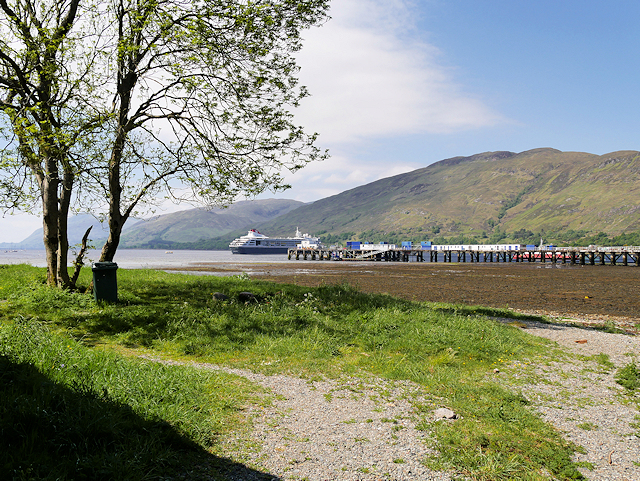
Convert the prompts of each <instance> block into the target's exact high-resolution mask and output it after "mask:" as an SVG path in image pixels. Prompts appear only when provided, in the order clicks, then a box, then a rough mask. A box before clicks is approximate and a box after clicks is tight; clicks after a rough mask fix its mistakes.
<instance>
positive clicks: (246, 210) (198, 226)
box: [120, 199, 304, 248]
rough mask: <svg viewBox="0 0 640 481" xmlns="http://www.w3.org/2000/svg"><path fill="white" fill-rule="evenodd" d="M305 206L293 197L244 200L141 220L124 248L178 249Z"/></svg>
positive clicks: (124, 243) (122, 243)
mask: <svg viewBox="0 0 640 481" xmlns="http://www.w3.org/2000/svg"><path fill="white" fill-rule="evenodd" d="M302 205H304V204H303V203H302V202H298V201H295V200H290V199H265V200H256V201H241V202H238V203H236V204H233V205H231V206H229V207H228V208H226V209H213V210H204V209H191V210H185V211H180V212H174V213H172V214H165V215H161V216H158V217H155V218H153V219H150V220H147V221H142V222H138V223H137V224H136V225H135V226H133V227H132V228H131V229H130V230H128V231H127V232H126V234H124V235H123V236H122V241H121V243H120V246H121V247H125V248H126V247H138V248H153V247H159V248H179V244H181V243H197V242H199V241H201V240H203V239H210V238H213V237H219V236H222V235H224V234H227V233H229V232H236V231H238V230H239V229H245V230H246V229H247V228H249V227H253V226H254V225H256V224H258V223H261V222H265V221H267V220H269V219H271V218H273V217H277V216H281V215H284V214H286V213H288V212H289V211H291V210H293V209H295V208H297V207H300V206H302Z"/></svg>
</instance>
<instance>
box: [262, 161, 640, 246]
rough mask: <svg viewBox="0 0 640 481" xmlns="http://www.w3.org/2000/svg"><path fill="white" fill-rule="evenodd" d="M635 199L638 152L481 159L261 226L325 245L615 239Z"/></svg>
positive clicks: (638, 212) (411, 175) (393, 181)
mask: <svg viewBox="0 0 640 481" xmlns="http://www.w3.org/2000/svg"><path fill="white" fill-rule="evenodd" d="M639 194H640V153H638V152H636V151H621V152H613V153H610V154H606V155H601V156H598V155H594V154H588V153H582V152H561V151H558V150H555V149H535V150H530V151H527V152H522V153H519V154H516V153H513V152H487V153H482V154H477V155H473V156H470V157H455V158H451V159H446V160H442V161H440V162H437V163H435V164H432V165H430V166H428V167H425V168H422V169H419V170H415V171H413V172H408V173H405V174H401V175H396V176H394V177H389V178H386V179H382V180H379V181H376V182H373V183H371V184H367V185H364V186H361V187H357V188H355V189H351V190H348V191H346V192H343V193H341V194H338V195H334V196H332V197H327V198H325V199H322V200H319V201H317V202H314V203H312V204H307V205H305V206H302V207H300V208H298V209H296V210H295V211H292V212H290V213H288V214H287V215H286V216H281V217H277V218H274V219H272V220H270V221H268V222H265V223H264V224H261V225H260V226H259V227H260V229H261V231H264V232H267V233H268V234H269V235H282V234H287V233H289V232H291V231H292V229H295V227H296V226H300V228H301V229H304V230H305V231H309V232H312V233H314V234H321V235H323V238H324V240H325V242H326V241H327V240H328V241H329V242H331V241H335V240H341V239H345V238H354V239H357V238H360V239H362V240H372V241H377V240H382V239H383V238H384V239H385V240H390V241H397V240H398V239H400V238H403V239H416V240H417V239H419V238H422V239H429V238H431V239H433V238H441V239H451V238H474V239H476V240H478V241H480V242H482V241H484V242H488V241H491V240H493V241H499V240H502V239H511V240H528V241H532V240H533V239H534V238H535V237H537V236H538V235H541V234H542V235H546V236H549V235H551V236H555V237H556V238H560V239H562V237H563V236H564V237H567V238H572V237H573V238H578V237H581V238H586V237H588V236H589V235H595V234H597V233H599V232H602V233H604V234H606V235H608V236H616V235H620V234H624V233H628V232H637V231H640V195H639ZM538 240H539V238H538Z"/></svg>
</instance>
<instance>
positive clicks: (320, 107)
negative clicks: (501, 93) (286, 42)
mask: <svg viewBox="0 0 640 481" xmlns="http://www.w3.org/2000/svg"><path fill="white" fill-rule="evenodd" d="M330 13H331V16H332V19H331V20H330V21H329V22H327V24H325V25H324V26H322V27H320V28H314V29H312V30H311V31H309V32H307V34H306V35H305V43H304V47H303V49H302V51H301V52H300V54H299V56H298V59H299V63H300V65H301V66H302V71H301V75H300V76H301V81H302V83H303V84H304V85H307V86H308V87H309V90H310V92H311V95H312V97H310V98H307V99H305V100H304V101H303V103H302V106H301V108H300V109H299V111H298V113H297V115H296V116H297V118H298V119H299V121H300V122H301V123H302V124H303V125H305V127H306V128H307V129H308V130H311V131H317V132H319V133H320V136H321V137H320V139H321V141H323V142H328V143H329V144H333V143H342V142H353V141H357V140H361V139H366V138H372V137H380V136H385V137H391V136H396V135H405V134H415V133H450V132H454V131H458V130H464V129H470V128H478V127H484V126H487V125H492V124H495V123H496V122H499V121H500V120H501V117H500V115H498V114H497V113H495V112H493V111H492V110H491V109H490V108H488V107H486V106H485V105H484V104H483V103H482V102H481V101H480V100H478V99H474V98H473V97H471V96H470V95H467V94H465V93H464V92H463V90H462V88H461V87H460V86H458V85H456V83H455V81H454V79H453V76H452V72H451V71H450V70H449V69H447V68H445V67H443V66H442V64H441V63H439V61H438V60H439V57H440V56H441V54H440V52H439V51H438V49H437V48H436V47H434V46H432V45H430V44H428V43H427V42H426V41H424V40H423V39H422V38H421V37H423V36H424V35H421V34H420V33H419V32H418V31H417V29H416V25H415V20H414V18H415V16H416V15H417V11H416V10H414V7H411V6H410V5H409V3H408V2H407V1H402V0H395V1H394V0H339V1H336V2H334V3H333V4H332V7H331V12H330Z"/></svg>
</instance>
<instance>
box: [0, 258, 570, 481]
mask: <svg viewBox="0 0 640 481" xmlns="http://www.w3.org/2000/svg"><path fill="white" fill-rule="evenodd" d="M84 275H85V277H84V278H81V281H80V284H81V285H86V284H88V282H89V279H88V277H86V276H87V274H86V273H85V274H84ZM44 276H45V273H44V271H43V270H41V269H36V268H32V267H29V266H11V267H6V266H5V267H3V268H1V269H0V300H2V302H0V316H1V319H2V321H3V324H2V331H1V332H2V336H3V337H2V356H3V359H4V362H7V363H9V364H10V365H11V366H13V367H12V369H14V368H15V369H18V370H22V369H26V370H27V372H28V373H31V375H33V376H35V377H34V378H33V379H31V380H30V381H28V382H27V384H26V385H27V386H30V389H31V391H30V392H31V394H32V395H33V396H34V397H35V400H34V401H33V402H34V403H38V402H41V401H40V400H39V398H38V395H36V394H37V392H40V391H39V390H38V389H39V388H38V389H36V388H34V387H33V386H35V385H38V386H40V385H42V383H43V382H44V383H45V385H46V386H51V387H52V389H53V391H55V392H56V393H57V392H58V391H57V390H58V389H59V390H61V392H63V393H66V395H68V396H71V397H73V396H81V397H82V396H85V397H87V398H88V399H89V400H91V402H96V403H98V406H102V405H103V404H108V405H110V406H111V405H113V406H117V407H118V409H122V410H124V411H126V412H128V413H131V416H133V419H134V420H135V421H136V422H140V423H143V425H144V423H145V422H146V423H149V422H150V423H156V424H157V425H158V426H164V428H163V429H165V430H167V432H169V433H170V434H171V436H174V435H175V436H178V438H176V439H180V440H181V441H184V443H183V444H180V443H178V444H179V445H180V446H183V445H184V446H189V448H188V449H187V448H183V447H181V448H179V449H178V448H176V449H177V451H176V449H174V448H171V449H169V448H167V449H169V454H166V456H165V455H160V454H156V453H155V452H153V453H149V454H148V456H147V458H146V459H147V461H145V463H146V462H150V461H149V460H151V459H155V458H156V457H158V458H159V459H165V458H166V459H167V461H166V462H164V463H165V464H166V465H167V466H172V464H171V462H172V461H171V459H181V454H175V453H181V452H182V451H180V449H183V450H184V449H186V451H188V452H190V453H196V454H198V455H202V454H203V452H204V453H205V454H208V455H209V456H211V455H215V454H216V453H218V452H219V451H218V449H219V447H218V445H217V442H218V439H219V437H220V436H224V435H225V434H228V433H229V432H231V431H233V430H234V429H237V428H238V424H237V423H238V422H239V420H238V410H239V409H240V407H241V406H242V405H243V404H244V403H246V402H251V399H252V397H251V396H252V394H251V393H252V388H251V387H250V386H249V385H248V384H243V383H242V382H241V381H240V380H238V378H233V377H230V376H223V375H222V374H216V375H214V374H212V373H202V372H196V371H194V370H192V369H188V368H178V367H171V368H169V367H165V366H161V365H158V364H153V363H149V362H142V361H138V360H135V359H132V358H131V357H130V356H125V355H123V354H131V353H140V352H145V353H148V352H152V353H154V354H155V355H158V356H161V357H166V358H174V359H181V358H182V359H194V358H195V359H198V360H201V361H208V362H213V363H218V364H224V365H227V366H234V367H250V368H251V369H254V370H260V371H262V372H265V373H275V372H285V373H293V374H295V375H300V376H306V377H309V378H314V377H317V376H318V375H321V376H330V377H338V376H341V375H361V374H364V373H372V374H375V375H377V376H380V377H384V378H388V379H402V380H411V381H414V382H415V383H417V384H419V385H420V386H421V388H422V390H423V392H424V394H425V396H426V399H429V401H424V402H422V403H417V402H416V407H417V410H418V413H419V415H421V416H422V417H423V421H422V423H421V427H422V428H423V429H428V430H432V431H433V432H434V434H435V438H436V442H437V448H438V449H439V451H440V456H439V457H437V458H434V459H432V460H430V461H429V463H430V465H431V466H432V467H435V468H439V469H450V470H452V471H454V472H457V473H459V474H462V475H467V476H470V477H472V478H474V479H486V480H489V479H545V476H546V475H545V473H547V472H549V473H551V474H552V475H553V476H554V477H555V478H557V479H579V478H580V477H581V476H580V474H579V472H578V471H577V469H576V466H575V465H574V464H573V463H572V462H571V459H570V458H571V455H572V453H573V451H574V447H573V446H572V445H570V444H568V443H566V442H565V441H563V440H562V438H561V436H560V435H559V434H558V433H557V432H556V431H555V430H554V429H552V428H551V427H550V426H549V425H547V424H545V423H544V422H542V421H541V420H540V419H539V418H538V417H536V416H534V415H533V414H532V413H531V411H530V410H529V409H528V407H527V405H528V401H527V400H526V399H525V398H524V397H523V396H521V395H517V394H513V393H511V392H509V391H507V390H505V389H504V388H503V387H501V386H500V385H499V383H498V382H494V381H493V376H492V372H493V369H494V368H495V367H496V366H500V365H501V364H502V363H509V362H512V361H514V360H525V359H529V358H533V357H535V356H541V355H543V354H544V352H545V349H546V346H547V344H546V343H545V342H543V341H541V340H539V339H537V338H534V337H533V336H529V335H527V334H526V333H523V332H521V331H520V330H519V329H517V328H515V327H512V326H508V325H504V324H502V323H500V322H497V321H494V320H492V319H489V318H488V317H487V315H491V316H495V317H507V314H508V313H507V312H500V311H499V310H495V309H491V310H490V312H487V311H486V309H485V308H480V307H477V308H474V307H464V306H447V305H443V304H440V305H434V304H422V303H415V302H409V301H404V300H399V299H395V298H392V297H390V296H384V295H367V294H363V293H361V292H358V291H357V290H355V289H354V288H352V287H350V286H348V285H343V286H321V287H319V288H314V289H311V288H305V287H300V286H295V285H277V284H273V283H269V282H258V281H251V280H249V279H247V278H219V277H195V276H187V275H180V274H166V273H162V272H155V271H148V270H132V271H128V270H119V271H118V284H119V285H118V290H119V295H120V301H119V302H118V303H116V304H96V303H95V302H94V301H93V298H92V297H91V296H90V295H89V294H84V293H79V292H76V293H70V292H65V291H60V290H57V289H49V288H46V287H45V286H44V278H45V277H44ZM243 291H251V292H252V293H254V294H255V295H256V296H257V297H258V298H259V302H256V303H247V304H245V303H241V302H238V301H237V299H238V293H240V292H243ZM214 292H222V293H224V294H226V295H227V296H229V299H228V300H225V301H218V300H214V299H213V297H212V294H213V293H214ZM509 317H513V314H511V313H509ZM21 332H29V333H30V334H29V335H28V336H25V335H22V336H21ZM34 333H38V334H37V336H36V335H35V334H34ZM38 336H39V337H38ZM31 338H36V339H39V340H38V341H35V342H32V341H30V339H31ZM46 339H48V340H49V341H46V342H45V340H46ZM30 342H31V344H29V343H30ZM47 343H49V344H47ZM67 343H68V345H69V346H71V348H70V349H67V350H68V351H69V352H68V353H67V350H65V346H66V345H67ZM49 345H51V347H47V346H49ZM6 346H14V347H9V348H7V347H6ZM107 351H109V352H107ZM114 351H115V352H114ZM73 353H76V354H73ZM72 354H73V355H74V356H78V357H77V358H76V357H72V358H68V357H65V356H72ZM83 359H86V360H83ZM61 364H64V365H65V368H61ZM72 365H73V366H78V367H77V368H75V367H74V369H66V367H67V366H72ZM111 365H113V366H114V367H113V368H111V367H109V368H108V369H107V368H105V367H103V366H111ZM118 366H119V367H118ZM118 369H122V370H123V371H122V372H120V371H118ZM118 372H120V374H116V373H118ZM63 373H71V374H64V376H68V377H64V376H63ZM60 376H62V377H60ZM162 376H168V378H167V380H166V381H163V380H158V379H164V378H162ZM171 376H183V377H185V378H188V381H177V380H176V379H175V378H172V377H171ZM27 377H28V376H27ZM39 377H41V378H39ZM36 378H38V379H36ZM116 380H117V381H116ZM38 383H40V384H38ZM46 383H51V384H46ZM185 383H186V385H188V386H189V387H188V388H185V389H182V388H180V389H177V388H176V386H182V385H183V384H185ZM3 384H5V383H3ZM157 384H160V385H162V386H165V387H162V388H159V387H157ZM116 386H117V387H116ZM145 386H147V387H146V388H145ZM172 386H173V388H172ZM54 388H55V389H54ZM25 389H26V390H27V391H29V389H27V388H25ZM47 389H48V388H47ZM172 389H173V390H172ZM5 395H6V396H9V397H10V396H14V397H15V396H18V395H20V393H9V394H5V393H3V397H4V396H5ZM56 395H58V394H56ZM138 395H139V396H140V397H141V398H140V399H139V398H138ZM3 405H7V403H3ZM436 405H446V406H447V407H449V408H451V409H453V410H454V411H455V412H456V413H457V414H458V415H459V416H461V419H459V420H457V421H455V423H449V422H438V423H433V422H432V421H431V419H432V415H431V413H432V410H433V409H434V407H435V406H436ZM11 409H13V408H11ZM16 409H17V408H16ZM67 411H68V413H67V414H66V416H68V417H69V418H72V417H73V416H74V415H75V414H74V413H76V412H77V410H76V408H75V405H74V407H73V408H72V409H70V410H67ZM67 411H65V412H67ZM124 411H123V412H124ZM192 411H195V413H194V412H192ZM33 412H37V409H36V408H33V409H32V414H33ZM212 412H213V413H216V416H215V417H214V419H213V420H210V419H209V418H208V417H207V416H204V417H203V416H199V415H198V414H197V413H212ZM7 415H12V413H11V412H9V413H8V414H7ZM114 416H115V417H116V418H117V417H118V416H119V414H114ZM3 419H4V420H3V424H2V426H0V429H7V427H6V424H9V423H8V421H7V419H8V418H6V417H4V418H3ZM87 422H88V421H87ZM211 423H213V425H212V424H211ZM134 424H135V423H134ZM30 426H31V429H32V430H33V431H32V433H31V434H25V433H19V434H16V438H15V439H16V441H15V443H14V444H12V445H11V449H10V450H9V451H14V450H15V449H16V448H17V446H18V445H21V446H28V445H29V443H30V441H29V439H32V438H30V437H29V436H36V437H37V436H42V434H44V433H40V432H39V429H40V428H39V423H31V424H30ZM91 429H92V427H91V424H90V423H89V422H88V424H87V427H86V428H85V431H83V433H81V434H78V439H83V436H89V432H90V431H91ZM132 429H134V428H132ZM135 429H137V428H135ZM135 429H134V431H135ZM140 429H142V431H143V432H146V431H145V429H146V428H140ZM211 431H213V432H215V433H218V436H214V437H208V436H207V435H206V434H205V433H208V432H211ZM158 436H159V437H158V439H159V440H160V441H158V442H156V443H155V444H157V445H159V446H161V447H163V448H162V449H164V448H165V447H166V445H167V444H169V445H171V446H173V444H171V443H169V442H168V441H167V442H166V443H165V442H162V441H161V440H162V439H164V438H163V437H162V436H164V435H160V434H158ZM171 436H170V437H171ZM121 437H125V438H126V437H127V436H126V435H125V436H121ZM167 439H168V438H167ZM171 439H173V438H171ZM3 442H6V441H5V440H3V441H0V443H3ZM16 443H17V444H16ZM122 443H123V444H122V447H118V448H114V449H115V450H116V452H118V453H120V454H118V455H117V456H120V457H121V458H122V459H126V458H127V455H126V454H123V453H131V451H130V449H131V448H130V447H127V445H126V442H125V441H122ZM185 443H186V444H185ZM57 444H61V443H57ZM62 444H64V443H62ZM67 444H69V443H67ZM76 444H77V443H76ZM5 447H6V446H5ZM21 449H22V448H21ZM24 449H27V448H24ZM52 449H53V448H52ZM5 451H6V450H5ZM27 451H28V449H27ZM85 451H91V452H93V449H91V450H88V449H85ZM29 452H31V454H30V455H29V454H28V453H27V452H25V453H24V455H21V456H20V457H13V458H9V459H7V460H3V462H4V463H5V465H6V466H9V467H10V468H11V469H14V470H16V469H24V468H23V464H25V463H22V464H20V463H19V462H18V461H17V459H29V460H30V461H29V462H28V463H27V464H28V465H29V466H30V468H29V469H36V468H35V467H34V466H38V463H39V460H38V459H36V458H34V457H33V456H35V454H34V450H33V448H32V450H31V451H29ZM70 452H71V451H70ZM74 452H75V451H74ZM172 453H173V454H172ZM29 456H31V457H29ZM51 456H53V454H52V455H51ZM100 456H102V458H103V459H102V460H98V459H94V458H91V457H87V460H86V465H87V466H93V467H96V466H104V465H106V464H107V462H106V459H109V457H110V456H116V455H115V454H109V453H107V451H104V453H103V454H102V455H100ZM162 456H164V458H163V457H162ZM172 456H173V458H172ZM52 459H53V458H52ZM215 461H216V462H220V458H215ZM227 461H228V460H227ZM70 462H71V461H70ZM122 462H123V463H124V461H122ZM141 466H142V467H141V468H140V469H141V470H142V471H144V469H145V467H144V466H147V465H146V464H144V463H141ZM163 466H164V464H163ZM60 469H61V470H62V471H60V472H61V473H62V474H60V476H59V477H61V478H63V479H64V477H65V474H64V472H65V471H64V469H67V468H60ZM87 469H89V468H87ZM95 469H98V468H95ZM120 469H122V470H124V471H123V472H129V471H128V469H129V468H128V467H126V466H122V467H121V468H120ZM175 469H178V468H177V467H176V468H175ZM67 472H68V471H67ZM151 478H153V476H151V477H150V478H149V479H151ZM132 479H133V478H132ZM139 479H144V477H143V476H142V475H141V477H140V478H139Z"/></svg>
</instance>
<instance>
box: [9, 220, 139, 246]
mask: <svg viewBox="0 0 640 481" xmlns="http://www.w3.org/2000/svg"><path fill="white" fill-rule="evenodd" d="M137 222H139V219H131V220H130V221H129V222H127V223H126V224H125V229H130V228H131V227H133V226H134V225H135V224H136V223H137ZM89 226H93V227H92V229H91V233H90V235H89V239H91V240H92V242H93V245H96V246H99V245H100V244H101V243H103V242H104V241H105V240H106V238H107V236H108V235H109V228H108V226H107V224H106V223H103V224H101V223H100V221H99V220H98V219H96V218H95V217H94V216H92V215H91V214H78V215H74V216H72V217H69V223H68V239H69V245H72V246H73V245H75V244H80V242H82V236H83V235H84V233H85V232H86V230H87V229H88V228H89ZM42 237H43V230H42V229H37V230H35V231H34V232H33V233H32V234H31V235H30V236H29V237H27V238H26V239H24V240H23V241H20V242H15V243H6V242H5V243H1V244H0V247H1V248H14V249H44V243H43V240H42Z"/></svg>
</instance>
